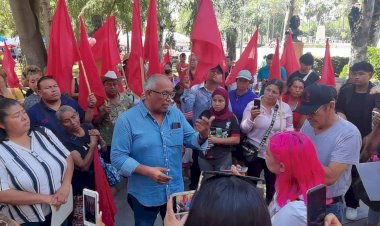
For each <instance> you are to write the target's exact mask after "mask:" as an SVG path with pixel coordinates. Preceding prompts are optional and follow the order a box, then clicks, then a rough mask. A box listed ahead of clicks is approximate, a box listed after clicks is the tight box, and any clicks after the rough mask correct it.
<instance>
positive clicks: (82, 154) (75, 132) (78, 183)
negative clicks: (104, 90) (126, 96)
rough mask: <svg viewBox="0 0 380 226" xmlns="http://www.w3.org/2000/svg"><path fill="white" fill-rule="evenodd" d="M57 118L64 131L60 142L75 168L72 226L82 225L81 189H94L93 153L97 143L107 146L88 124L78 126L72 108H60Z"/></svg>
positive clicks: (78, 121) (78, 122)
mask: <svg viewBox="0 0 380 226" xmlns="http://www.w3.org/2000/svg"><path fill="white" fill-rule="evenodd" d="M57 118H58V120H59V122H60V124H61V125H62V127H63V128H64V129H65V134H63V139H62V142H63V144H64V145H65V146H66V147H67V149H68V150H69V151H70V152H71V156H72V157H73V160H74V166H75V170H74V175H73V179H72V186H73V196H74V210H73V219H72V225H73V226H76V225H83V213H82V205H83V199H82V194H83V189H84V188H87V189H91V190H94V189H95V178H94V167H93V159H94V151H96V149H97V146H98V143H100V144H101V146H102V148H105V149H106V148H107V144H106V143H105V141H104V140H103V139H102V138H101V136H100V133H99V131H98V130H96V129H93V127H92V126H91V125H90V124H80V120H79V114H78V112H76V111H75V109H74V108H72V107H70V106H67V105H63V106H61V107H60V108H59V109H58V111H57Z"/></svg>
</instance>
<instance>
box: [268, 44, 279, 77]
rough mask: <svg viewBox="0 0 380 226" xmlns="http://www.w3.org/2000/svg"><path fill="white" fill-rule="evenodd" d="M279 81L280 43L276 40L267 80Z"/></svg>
mask: <svg viewBox="0 0 380 226" xmlns="http://www.w3.org/2000/svg"><path fill="white" fill-rule="evenodd" d="M272 79H279V80H281V66H280V41H279V39H278V37H277V38H276V50H275V52H274V55H273V60H272V67H271V68H270V71H269V80H272Z"/></svg>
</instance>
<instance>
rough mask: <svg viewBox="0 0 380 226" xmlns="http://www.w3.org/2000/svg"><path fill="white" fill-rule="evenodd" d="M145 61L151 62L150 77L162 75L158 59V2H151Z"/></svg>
mask: <svg viewBox="0 0 380 226" xmlns="http://www.w3.org/2000/svg"><path fill="white" fill-rule="evenodd" d="M144 60H145V62H149V69H148V75H149V76H150V75H153V74H157V73H160V60H159V57H158V29H157V5H156V0H150V3H149V9H148V21H147V26H146V32H145V43H144Z"/></svg>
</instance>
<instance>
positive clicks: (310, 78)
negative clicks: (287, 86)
mask: <svg viewBox="0 0 380 226" xmlns="http://www.w3.org/2000/svg"><path fill="white" fill-rule="evenodd" d="M306 75H307V74H302V73H300V72H299V71H296V72H294V73H293V74H291V75H290V76H289V78H288V80H287V81H288V82H290V81H291V80H292V79H293V78H295V77H299V78H302V79H304V78H305V76H306ZM318 80H319V75H318V74H317V73H315V72H314V71H312V72H311V73H310V75H309V76H308V77H307V79H306V81H305V87H306V86H310V85H311V84H313V83H315V82H316V81H318Z"/></svg>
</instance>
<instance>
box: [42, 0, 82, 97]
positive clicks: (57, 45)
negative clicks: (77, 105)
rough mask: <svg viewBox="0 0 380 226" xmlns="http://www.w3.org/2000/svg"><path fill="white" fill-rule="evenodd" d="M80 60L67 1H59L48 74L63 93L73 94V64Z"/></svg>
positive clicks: (49, 54) (49, 52)
mask: <svg viewBox="0 0 380 226" xmlns="http://www.w3.org/2000/svg"><path fill="white" fill-rule="evenodd" d="M78 59H79V54H78V47H77V42H76V40H75V36H74V32H73V28H72V26H71V22H70V17H69V13H68V12H67V8H66V3H65V0H58V4H57V9H56V11H55V14H54V17H53V22H52V25H51V29H50V40H49V50H48V65H47V72H46V74H47V75H48V76H52V77H53V78H54V79H55V80H56V81H57V83H58V85H59V87H60V89H61V92H66V93H68V94H70V93H71V81H72V79H73V74H72V71H73V64H74V63H75V62H76V61H77V60H78Z"/></svg>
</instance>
